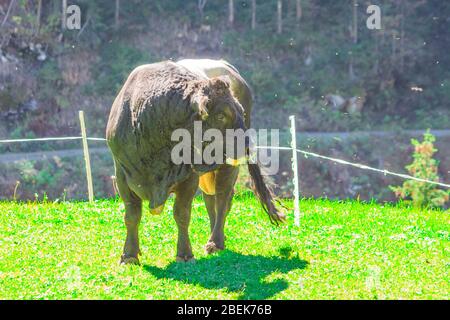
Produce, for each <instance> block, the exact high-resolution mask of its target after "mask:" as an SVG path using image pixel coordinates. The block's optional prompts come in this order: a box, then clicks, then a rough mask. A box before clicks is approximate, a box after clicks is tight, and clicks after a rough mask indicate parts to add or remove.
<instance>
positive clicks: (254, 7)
mask: <svg viewBox="0 0 450 320" xmlns="http://www.w3.org/2000/svg"><path fill="white" fill-rule="evenodd" d="M255 29H256V0H252V30H255Z"/></svg>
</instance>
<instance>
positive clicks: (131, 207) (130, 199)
mask: <svg viewBox="0 0 450 320" xmlns="http://www.w3.org/2000/svg"><path fill="white" fill-rule="evenodd" d="M116 181H117V188H118V189H119V194H120V197H121V198H122V200H123V202H124V204H125V217H124V220H125V226H126V227H127V238H126V240H125V245H124V247H123V254H122V257H121V259H120V263H122V264H139V259H138V255H139V254H140V253H141V252H140V249H139V235H138V228H139V223H140V221H141V216H142V200H141V199H140V198H139V197H138V196H137V195H136V194H135V193H134V192H133V191H131V190H130V188H129V187H128V185H127V182H126V180H125V176H124V174H123V172H122V170H121V169H120V167H118V166H116Z"/></svg>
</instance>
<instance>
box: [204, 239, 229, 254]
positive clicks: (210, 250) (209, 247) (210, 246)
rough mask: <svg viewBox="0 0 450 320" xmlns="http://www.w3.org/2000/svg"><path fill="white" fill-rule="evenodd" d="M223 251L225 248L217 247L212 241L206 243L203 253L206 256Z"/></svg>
mask: <svg viewBox="0 0 450 320" xmlns="http://www.w3.org/2000/svg"><path fill="white" fill-rule="evenodd" d="M223 249H225V246H222V247H221V246H218V245H217V244H216V243H215V242H214V241H208V243H207V244H206V246H205V251H206V253H207V254H213V253H214V252H217V251H221V250H223Z"/></svg>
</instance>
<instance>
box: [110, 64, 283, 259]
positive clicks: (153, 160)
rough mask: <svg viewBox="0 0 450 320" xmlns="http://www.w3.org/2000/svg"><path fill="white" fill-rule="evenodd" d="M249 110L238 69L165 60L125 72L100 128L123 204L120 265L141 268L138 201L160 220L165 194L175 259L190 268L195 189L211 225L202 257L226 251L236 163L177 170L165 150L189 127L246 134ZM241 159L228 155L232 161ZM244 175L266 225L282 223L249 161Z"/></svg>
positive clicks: (186, 165)
mask: <svg viewBox="0 0 450 320" xmlns="http://www.w3.org/2000/svg"><path fill="white" fill-rule="evenodd" d="M251 109H252V95H251V91H250V88H249V86H248V84H247V83H246V82H245V80H244V79H243V78H242V76H241V75H240V74H239V72H238V71H237V70H236V68H234V67H233V66H232V65H230V64H229V63H227V62H225V61H222V60H220V61H216V60H207V59H203V60H191V59H189V60H181V61H179V62H176V63H175V62H171V61H165V62H159V63H153V64H147V65H142V66H139V67H137V68H136V69H134V70H133V71H132V72H131V73H130V75H129V77H128V79H127V80H126V82H125V84H124V85H123V87H122V88H121V90H120V92H119V93H118V95H117V97H116V99H115V100H114V102H113V105H112V108H111V112H110V115H109V119H108V124H107V128H106V138H107V143H108V146H109V148H110V150H111V153H112V155H113V159H114V166H115V175H116V183H117V188H118V191H119V194H120V197H121V198H122V200H123V202H124V205H125V217H124V220H125V225H126V229H127V235H126V240H125V245H124V248H123V254H122V256H121V263H124V264H139V259H138V255H139V254H140V248H139V236H138V226H139V223H140V220H141V216H142V201H144V200H148V201H149V206H150V212H151V213H152V214H160V213H161V212H162V211H163V208H164V203H165V202H166V200H167V198H168V196H169V195H170V194H171V193H173V194H175V201H174V207H173V215H174V218H175V221H176V224H177V228H178V241H177V254H176V260H177V261H182V262H183V261H184V262H188V261H191V260H192V259H193V258H194V255H193V253H192V248H191V243H190V239H189V232H188V229H189V223H190V218H191V206H192V201H193V198H194V196H195V194H196V192H197V189H198V187H200V189H201V191H202V193H203V198H204V201H205V204H206V208H207V211H208V215H209V218H210V227H211V235H210V238H209V240H208V243H207V244H206V246H205V250H206V252H207V253H213V252H216V251H219V250H223V249H224V248H225V244H224V239H225V236H224V225H225V219H226V216H227V214H228V212H229V211H230V208H231V203H232V198H233V192H234V191H233V189H234V184H235V183H236V180H237V177H238V172H239V168H238V167H237V166H235V165H234V164H235V163H236V161H231V162H223V163H212V164H204V163H202V164H196V163H181V164H175V163H174V162H173V161H171V150H172V149H173V148H174V146H175V143H176V142H175V141H173V140H172V139H171V134H172V133H173V132H174V130H177V129H180V128H182V129H185V130H187V131H188V132H191V133H192V134H193V128H194V122H195V121H201V123H202V125H203V127H204V129H205V130H206V129H208V128H214V129H218V130H220V131H221V132H225V130H227V129H241V130H243V131H245V130H246V129H247V128H249V127H250V114H251ZM247 147H248V146H247ZM246 150H247V149H246ZM193 152H194V153H195V152H198V150H193ZM223 156H224V158H227V157H228V158H229V157H230V155H229V154H224V155H223ZM240 156H242V155H239V154H238V153H233V154H231V157H232V158H233V160H238V158H239V157H240ZM229 163H231V164H229ZM248 169H249V173H250V176H251V178H252V182H253V185H254V191H255V193H256V195H257V197H258V198H259V200H260V202H261V204H262V207H263V209H264V211H265V212H266V213H267V214H268V216H269V218H270V220H271V221H272V222H274V223H276V224H278V223H279V222H282V221H284V220H285V216H284V214H283V213H282V212H281V211H280V210H279V209H278V208H277V206H276V205H275V202H274V198H273V195H272V193H271V190H270V188H269V187H268V186H267V185H266V183H265V181H264V178H263V176H262V174H261V171H260V167H259V166H258V164H257V163H250V162H248Z"/></svg>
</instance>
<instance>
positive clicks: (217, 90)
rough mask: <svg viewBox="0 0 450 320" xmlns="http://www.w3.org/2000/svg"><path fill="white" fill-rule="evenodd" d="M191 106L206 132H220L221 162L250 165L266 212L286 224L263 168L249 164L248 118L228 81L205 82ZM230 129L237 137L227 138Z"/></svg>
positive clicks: (274, 220)
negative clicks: (262, 171)
mask: <svg viewBox="0 0 450 320" xmlns="http://www.w3.org/2000/svg"><path fill="white" fill-rule="evenodd" d="M192 104H193V106H194V109H195V111H196V112H197V116H198V118H199V119H201V120H202V124H203V130H204V131H206V130H208V129H214V130H217V131H220V133H221V135H222V137H223V141H222V143H223V147H224V148H223V150H224V153H223V154H222V155H221V156H223V157H222V159H224V160H225V161H227V163H229V164H232V165H236V164H240V163H241V162H242V159H244V162H246V163H247V164H248V169H249V173H250V176H251V178H252V182H253V185H254V191H255V194H256V195H257V197H258V198H259V200H260V202H261V205H262V207H263V209H264V211H265V212H266V213H267V214H268V215H269V218H270V220H271V221H272V222H274V223H277V224H278V222H281V221H284V219H285V215H284V214H283V213H282V212H280V211H279V210H278V208H277V207H276V206H275V204H274V198H273V194H272V191H271V189H270V188H269V187H268V186H267V184H266V182H265V180H264V178H263V176H262V174H261V170H260V167H259V166H258V164H257V163H250V162H249V161H248V156H249V148H250V142H251V141H250V137H249V136H248V135H247V134H246V130H247V128H246V127H245V117H246V116H249V115H246V114H245V112H244V108H243V107H242V105H241V104H240V103H239V101H238V100H237V99H236V98H235V97H234V96H233V94H232V92H231V90H230V82H229V79H228V77H217V78H212V79H209V80H204V81H203V82H202V84H201V85H200V86H199V87H198V89H197V91H196V93H195V94H194V95H193V97H192ZM227 129H232V130H231V131H232V132H234V134H233V135H230V134H227V132H228V133H229V132H230V130H227ZM203 146H205V145H203ZM230 146H231V147H230ZM222 163H223V162H222ZM194 167H195V166H194ZM196 169H197V170H199V169H200V171H201V169H202V168H201V167H199V166H197V168H196Z"/></svg>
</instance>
